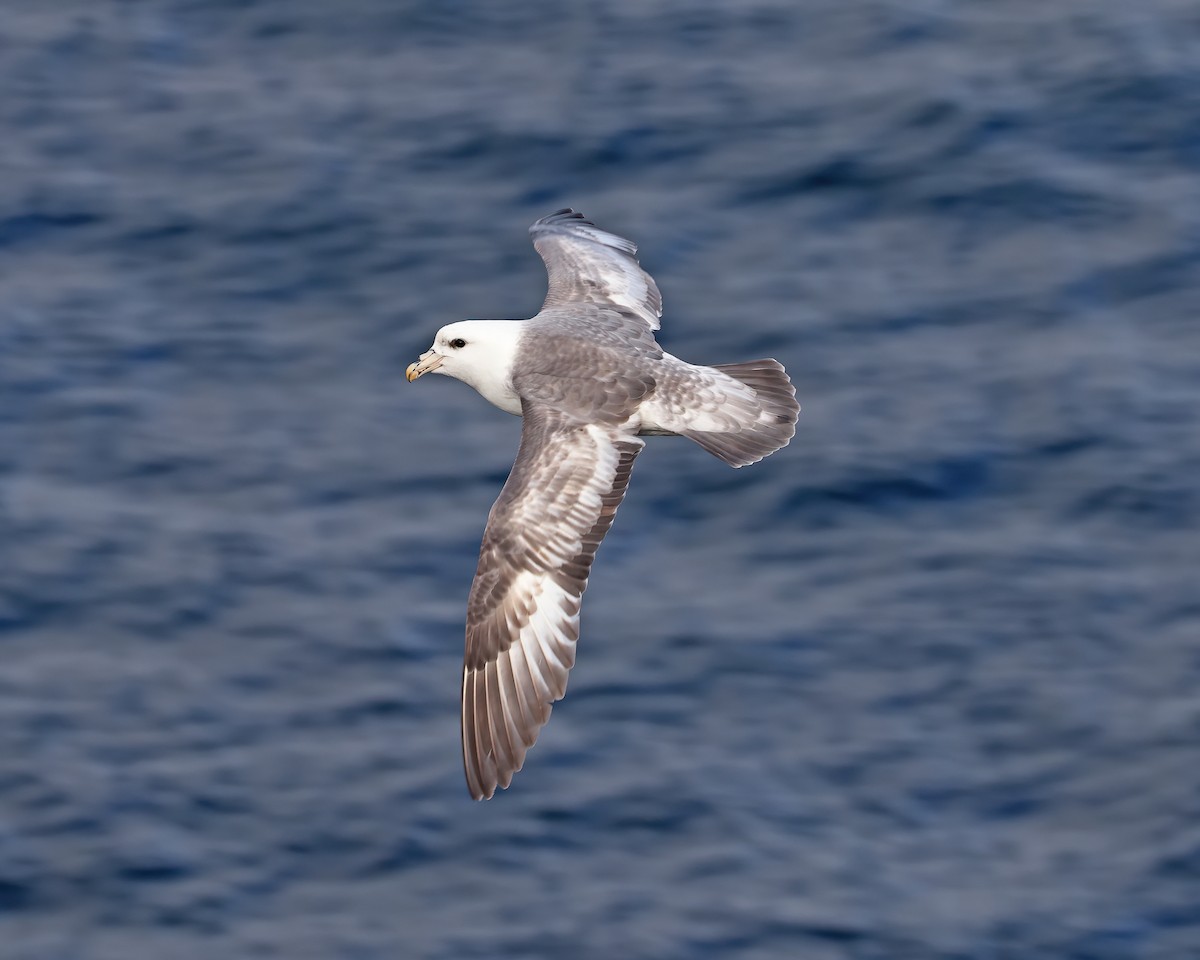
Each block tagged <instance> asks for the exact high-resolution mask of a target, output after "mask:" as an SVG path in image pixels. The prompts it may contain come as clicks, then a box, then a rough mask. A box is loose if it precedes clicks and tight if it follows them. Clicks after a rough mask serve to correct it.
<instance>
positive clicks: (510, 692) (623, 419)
mask: <svg viewBox="0 0 1200 960" xmlns="http://www.w3.org/2000/svg"><path fill="white" fill-rule="evenodd" d="M529 232H530V234H531V235H532V237H533V245H534V247H535V248H536V249H537V252H538V254H539V255H540V256H541V258H542V260H543V261H545V264H546V272H547V274H548V275H549V290H548V292H547V294H546V300H545V303H544V304H543V305H542V309H541V311H540V312H539V313H538V314H537V316H535V317H534V318H533V319H531V320H462V321H459V322H458V323H451V324H449V325H447V326H445V327H442V329H441V330H439V331H438V332H437V336H436V337H435V339H434V342H433V346H432V347H430V349H429V350H428V351H427V352H425V353H423V354H422V355H421V357H420V358H419V359H418V360H417V362H416V363H413V364H411V365H410V366H409V368H408V370H407V378H408V380H409V381H410V382H412V381H415V380H416V379H418V378H419V377H421V376H423V375H424V374H426V373H440V374H443V375H445V376H449V377H454V378H456V379H458V380H462V381H463V382H465V383H468V384H470V385H471V386H472V387H474V388H475V389H476V390H477V391H479V393H480V394H481V395H482V396H483V397H484V399H486V400H488V401H490V402H491V403H493V404H495V405H496V406H497V407H499V408H500V409H501V410H505V411H507V412H508V413H513V414H516V415H518V416H520V417H522V426H521V444H520V448H519V449H518V451H517V459H516V462H515V463H514V464H513V468H512V472H511V473H510V474H509V476H508V480H507V482H506V483H505V484H504V488H503V489H502V490H501V491H500V496H499V498H498V499H497V500H496V502H495V504H494V505H493V506H492V510H491V513H490V514H489V515H488V522H487V528H486V529H485V531H484V534H483V546H482V548H481V549H480V552H479V566H478V568H477V569H476V572H475V580H474V582H473V583H472V585H471V595H470V598H469V599H468V601H467V646H466V656H465V659H464V662H463V686H462V747H463V767H464V770H465V771H466V777H467V788H468V789H469V790H470V791H471V795H472V796H473V797H475V799H477V800H482V799H486V798H488V797H491V796H492V794H493V793H495V791H496V788H497V787H507V786H508V785H509V783H510V782H511V781H512V776H513V774H514V773H515V772H516V771H518V770H520V769H521V765H522V764H523V763H524V761H525V752H526V751H527V750H528V749H529V748H530V747H531V746H533V743H534V741H535V740H537V736H538V733H539V731H540V730H541V728H542V727H543V726H544V725H545V723H546V721H547V720H548V719H549V718H550V707H551V704H552V703H553V702H554V701H556V700H559V699H561V698H562V696H563V694H564V693H565V692H566V689H567V674H568V672H569V671H570V669H571V667H572V666H573V665H574V663H575V645H576V642H577V641H578V639H579V606H580V601H581V599H582V597H583V591H584V589H585V588H586V587H587V580H588V572H589V571H590V569H591V566H592V560H593V559H594V558H595V555H596V548H597V547H598V546H599V545H600V541H601V540H603V539H604V535H605V534H606V533H607V532H608V528H609V527H610V526H611V525H612V521H613V517H614V515H615V514H616V512H617V507H619V506H620V504H621V500H622V499H623V498H624V496H625V488H626V486H627V485H628V483H629V473H630V470H631V469H632V468H633V461H634V459H635V458H636V457H637V455H638V454H639V453H640V452H641V449H642V447H643V446H644V445H645V441H643V440H641V439H640V438H641V437H643V436H647V435H680V436H685V437H688V438H689V439H691V440H694V441H696V442H697V443H698V444H700V446H702V447H704V449H705V450H708V451H709V452H710V453H712V454H714V455H716V456H717V457H720V458H721V459H722V460H724V461H725V462H726V463H728V464H730V465H732V466H735V467H743V466H746V465H747V464H751V463H756V462H757V461H759V460H761V459H762V458H763V457H765V456H768V455H769V454H771V453H774V452H775V451H776V450H778V449H779V448H780V447H783V446H785V445H786V444H787V442H788V441H789V440H790V439H791V438H792V436H793V435H794V434H795V432H796V417H797V416H798V414H799V412H800V405H799V404H798V403H796V391H795V388H793V386H792V384H791V381H790V380H789V379H788V376H787V374H786V373H785V372H784V369H783V367H782V366H781V365H780V364H779V363H777V362H776V361H775V360H752V361H750V362H748V363H734V364H724V365H718V366H713V367H702V366H694V365H692V364H690V363H685V362H684V361H682V360H680V359H678V358H677V357H673V356H671V355H670V354H669V353H664V352H663V350H662V348H661V347H659V345H658V344H657V343H656V342H655V340H654V331H655V330H657V329H658V328H659V317H660V316H661V315H662V296H661V294H659V292H658V286H657V284H655V282H654V280H653V278H652V277H650V275H649V274H647V273H646V272H645V271H644V270H642V268H641V267H640V266H639V265H638V262H637V259H636V253H637V247H636V246H634V244H633V243H631V242H630V241H628V240H626V239H624V238H622V237H618V236H616V235H615V234H611V233H608V232H606V231H604V230H601V229H599V228H598V227H597V226H596V225H595V224H594V223H592V222H591V221H589V220H585V219H584V217H583V215H582V214H580V213H576V212H575V211H574V210H570V209H564V210H559V211H558V212H557V213H554V214H551V215H550V216H548V217H543V218H542V219H541V220H538V221H537V222H536V223H534V224H533V226H532V227H530V228H529Z"/></svg>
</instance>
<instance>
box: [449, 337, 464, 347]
mask: <svg viewBox="0 0 1200 960" xmlns="http://www.w3.org/2000/svg"><path fill="white" fill-rule="evenodd" d="M466 345H467V341H466V340H464V339H463V338H462V337H455V338H454V339H453V340H451V341H450V346H452V347H454V349H455V350H460V349H462V348H463V347H465V346H466Z"/></svg>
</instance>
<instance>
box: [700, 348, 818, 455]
mask: <svg viewBox="0 0 1200 960" xmlns="http://www.w3.org/2000/svg"><path fill="white" fill-rule="evenodd" d="M713 369H714V370H719V371H720V372H721V373H723V374H725V375H726V376H729V377H732V378H733V379H735V380H738V381H740V382H741V383H744V384H745V385H746V386H748V387H749V388H750V389H751V390H753V391H754V393H755V396H756V398H757V400H758V404H757V406H758V410H757V411H756V415H755V417H754V419H753V420H750V421H749V422H747V423H745V424H744V426H742V428H741V429H739V430H732V431H719V432H716V431H707V430H705V431H700V430H685V431H681V433H682V435H683V436H685V437H687V438H688V439H689V440H694V441H695V442H696V443H698V444H700V446H702V447H703V448H704V449H705V450H707V451H708V452H709V453H711V454H713V455H714V456H716V457H720V458H721V459H722V460H724V461H725V462H726V463H728V464H729V465H730V466H734V467H745V466H748V465H749V464H751V463H757V462H758V461H759V460H761V459H763V457H767V456H770V455H771V454H772V453H774V452H775V451H776V450H778V449H780V448H781V447H785V446H787V443H788V441H789V440H791V439H792V437H794V436H795V435H796V418H797V417H798V416H799V415H800V404H798V403H797V402H796V388H795V387H794V386H792V381H791V380H789V379H788V375H787V372H786V371H785V370H784V369H783V364H781V363H779V362H778V361H776V360H749V361H747V362H745V363H725V364H717V365H715V366H714V367H713Z"/></svg>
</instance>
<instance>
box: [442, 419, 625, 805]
mask: <svg viewBox="0 0 1200 960" xmlns="http://www.w3.org/2000/svg"><path fill="white" fill-rule="evenodd" d="M523 407H524V423H523V425H522V430H521V446H520V450H519V451H518V453H517V460H516V463H515V464H513V468H512V472H511V473H510V474H509V477H508V481H507V482H506V483H505V484H504V489H503V490H502V491H501V492H500V497H499V498H498V499H497V500H496V503H495V505H494V506H493V507H492V511H491V513H490V514H489V516H488V523H487V530H486V532H485V533H484V535H483V546H482V548H481V549H480V552H479V567H478V569H477V570H476V573H475V581H474V583H473V584H472V585H471V596H470V599H469V601H468V603H467V648H466V656H465V659H464V663H463V690H462V741H463V767H464V769H465V771H466V775H467V787H468V788H469V789H470V791H471V795H472V796H473V797H475V799H477V800H481V799H484V798H486V797H490V796H491V795H492V794H493V793H494V792H495V790H496V788H497V787H498V786H499V787H507V786H508V785H509V783H510V782H511V780H512V775H513V774H514V773H515V772H516V771H518V770H520V769H521V765H522V763H523V762H524V760H525V751H526V750H528V749H529V747H531V746H532V745H533V743H534V741H535V740H536V739H537V736H538V733H539V731H540V730H541V728H542V726H543V725H544V724H545V723H546V721H547V720H548V719H549V718H550V705H551V703H553V702H554V701H555V700H559V699H561V698H562V696H563V694H564V693H565V692H566V688H567V673H568V671H569V670H570V669H571V667H572V666H573V665H574V663H575V643H576V641H577V640H578V638H579V606H580V601H581V598H582V596H583V591H584V589H585V588H586V587H587V580H588V573H589V570H590V569H591V565H592V559H593V558H594V557H595V554H596V548H597V547H598V546H599V545H600V541H601V540H602V539H603V538H604V535H605V534H606V533H607V532H608V528H609V527H610V526H611V525H612V521H613V516H614V514H615V513H616V510H617V507H618V506H620V504H621V500H622V498H623V497H624V496H625V487H626V485H627V484H628V483H629V473H630V470H631V469H632V468H633V461H634V459H635V458H636V457H637V455H638V453H639V452H640V451H641V449H642V447H643V445H644V444H643V441H641V440H639V439H638V438H637V437H636V436H634V435H633V434H632V433H630V432H629V431H628V429H627V428H626V427H624V426H623V425H622V424H621V423H620V422H616V421H610V422H598V423H597V422H587V421H586V420H584V419H582V418H580V417H577V416H573V415H571V414H570V413H566V412H563V411H562V410H560V409H556V408H555V407H551V406H547V405H545V404H538V403H537V402H531V401H528V400H526V401H523Z"/></svg>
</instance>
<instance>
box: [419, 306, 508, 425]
mask: <svg viewBox="0 0 1200 960" xmlns="http://www.w3.org/2000/svg"><path fill="white" fill-rule="evenodd" d="M521 333H522V321H520V320H459V321H458V322H457V323H448V324H446V326H444V327H442V329H441V330H439V331H438V332H437V336H436V337H434V338H433V346H431V347H430V348H429V349H428V350H427V351H425V352H424V353H423V354H421V356H420V357H418V358H417V362H416V363H412V364H409V366H408V369H407V370H406V371H405V374H404V375H405V377H406V378H407V379H408V382H409V383H413V382H414V381H416V380H418V379H420V378H421V377H423V376H424V375H425V374H427V373H440V374H442V375H443V376H447V377H454V378H455V379H456V380H461V381H462V382H463V383H466V384H469V385H470V386H472V387H474V388H475V389H476V390H478V391H479V394H480V395H481V396H482V397H483V398H484V399H485V400H487V401H488V402H489V403H493V404H495V405H496V406H497V407H499V408H500V409H501V410H504V411H505V412H506V413H513V414H518V415H519V414H520V413H521V399H520V397H518V396H517V393H516V390H514V389H513V383H512V368H513V360H514V359H515V357H516V355H517V345H518V343H519V342H520V339H521Z"/></svg>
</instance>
